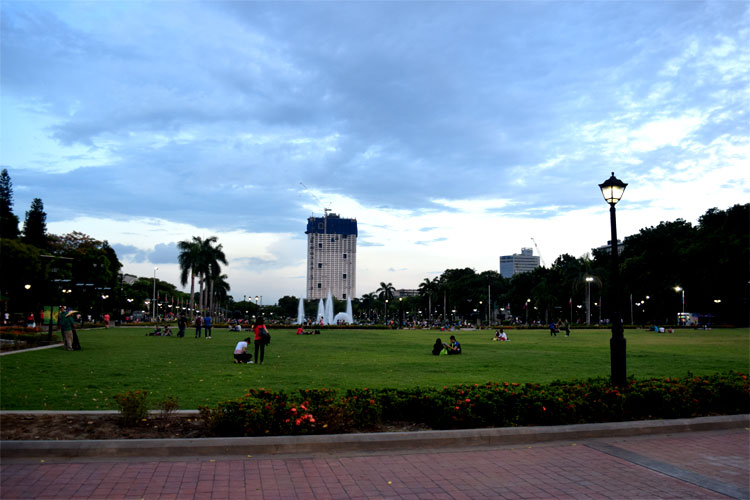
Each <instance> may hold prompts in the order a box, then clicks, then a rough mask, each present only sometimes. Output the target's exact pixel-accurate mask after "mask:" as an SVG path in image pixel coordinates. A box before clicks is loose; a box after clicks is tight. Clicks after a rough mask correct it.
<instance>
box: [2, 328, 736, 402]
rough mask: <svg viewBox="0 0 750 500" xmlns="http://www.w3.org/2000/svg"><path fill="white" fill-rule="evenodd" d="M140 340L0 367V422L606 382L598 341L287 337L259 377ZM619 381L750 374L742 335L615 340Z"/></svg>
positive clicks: (642, 334) (172, 345)
mask: <svg viewBox="0 0 750 500" xmlns="http://www.w3.org/2000/svg"><path fill="white" fill-rule="evenodd" d="M147 331H148V329H144V328H116V329H109V330H104V329H96V330H88V331H81V332H79V337H80V339H81V344H82V346H83V350H82V351H77V352H67V351H65V350H64V349H61V348H55V349H46V350H40V351H32V352H24V353H20V354H12V355H7V356H3V357H2V358H0V384H1V385H0V408H1V409H3V410H103V409H116V408H117V406H116V404H115V402H114V400H113V396H114V395H115V394H117V393H118V392H121V391H125V390H146V391H148V392H149V394H150V395H151V396H150V401H151V402H152V405H153V406H155V405H156V403H157V402H158V401H160V400H161V399H163V398H165V397H167V396H174V397H176V398H177V399H178V401H179V404H180V408H183V409H195V408H197V407H198V406H199V405H215V404H216V403H217V402H218V401H221V400H226V399H232V398H235V397H238V396H241V395H242V394H244V393H245V392H246V390H247V389H249V388H254V387H264V388H266V389H273V390H287V391H293V390H296V389H301V388H321V387H327V388H336V389H346V388H361V387H370V388H375V387H395V388H406V387H414V386H423V387H424V386H444V385H452V384H457V383H483V382H487V381H508V382H521V383H523V382H539V383H544V382H551V381H553V380H571V379H586V378H590V377H609V373H610V365H609V338H610V336H611V334H610V332H609V331H606V330H581V331H576V330H573V332H572V334H571V336H570V337H569V338H565V337H564V336H561V335H558V336H557V337H554V338H552V337H550V336H549V333H548V332H547V331H546V330H526V331H513V330H511V331H510V332H509V336H510V339H511V342H507V343H506V342H492V341H491V340H490V338H491V337H492V335H493V332H494V330H493V331H489V330H482V331H460V332H455V335H456V336H457V338H458V340H459V341H460V342H461V344H462V346H463V350H464V354H463V355H461V356H432V355H431V354H430V350H431V347H432V344H433V343H434V342H435V338H436V337H441V338H442V339H443V341H446V342H447V340H448V336H449V335H450V333H448V332H438V331H435V330H432V331H428V330H401V331H394V330H378V331H365V330H338V331H323V333H322V334H321V335H299V336H298V335H295V332H294V331H293V330H273V331H272V332H271V334H272V336H273V339H272V343H271V345H270V346H268V348H267V350H266V362H265V363H264V364H263V365H262V366H261V365H256V364H252V365H235V364H233V363H232V351H233V349H234V345H235V344H236V342H237V341H238V340H240V339H242V338H244V337H246V336H247V335H248V333H247V332H241V333H236V332H232V333H230V332H227V331H226V330H215V331H214V335H213V338H212V339H205V338H201V339H195V338H194V337H193V332H192V330H188V335H187V336H186V337H185V338H183V339H179V338H176V337H147V336H145V333H146V332H147ZM625 336H626V338H627V373H628V374H629V375H633V376H635V377H637V378H649V377H666V376H670V377H671V376H684V375H686V374H687V373H688V372H691V373H693V374H696V375H701V374H710V373H716V372H723V371H728V370H735V371H742V372H745V373H747V372H748V371H750V330H748V329H726V330H713V331H708V332H704V331H693V330H685V331H679V332H678V333H673V334H655V333H649V332H646V331H636V330H626V332H625Z"/></svg>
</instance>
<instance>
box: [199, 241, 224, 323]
mask: <svg viewBox="0 0 750 500" xmlns="http://www.w3.org/2000/svg"><path fill="white" fill-rule="evenodd" d="M193 239H194V240H197V243H198V244H199V250H198V262H197V265H196V271H197V273H198V278H199V279H198V281H199V284H200V292H199V299H198V302H199V309H201V310H204V309H206V306H207V305H209V306H210V305H211V301H208V302H209V304H206V302H207V300H206V299H207V298H208V297H210V295H211V287H212V284H213V283H212V280H213V276H219V275H220V274H221V266H220V265H219V262H221V263H222V264H226V263H227V259H226V256H225V255H224V251H223V250H222V245H217V246H214V243H216V240H217V238H216V236H211V237H210V238H206V239H204V240H201V239H200V238H193ZM207 296H208V297H207Z"/></svg>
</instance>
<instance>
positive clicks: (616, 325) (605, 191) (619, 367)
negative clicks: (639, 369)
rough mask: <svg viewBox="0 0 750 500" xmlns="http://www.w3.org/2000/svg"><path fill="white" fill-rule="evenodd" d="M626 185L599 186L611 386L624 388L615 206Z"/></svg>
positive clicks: (615, 181) (607, 183)
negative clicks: (606, 248)
mask: <svg viewBox="0 0 750 500" xmlns="http://www.w3.org/2000/svg"><path fill="white" fill-rule="evenodd" d="M625 187H627V184H625V183H624V182H622V181H621V180H620V179H618V178H617V177H615V173H614V172H612V176H611V177H610V178H609V179H607V180H606V181H604V182H603V183H602V184H599V189H601V190H602V195H604V201H606V202H607V203H609V220H610V225H611V227H612V241H611V242H610V243H611V244H612V296H611V302H612V338H611V339H610V340H609V357H610V364H611V370H612V384H613V385H617V386H624V385H626V384H627V380H626V379H627V371H626V364H625V335H624V334H623V328H622V321H620V305H619V304H620V297H619V296H620V288H619V287H620V276H619V274H620V273H619V271H620V270H619V249H618V247H617V220H616V217H615V205H617V202H618V201H620V198H622V195H623V193H624V192H625Z"/></svg>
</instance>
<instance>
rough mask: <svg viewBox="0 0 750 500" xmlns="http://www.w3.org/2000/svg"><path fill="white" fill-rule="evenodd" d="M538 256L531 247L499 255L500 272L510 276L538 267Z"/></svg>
mask: <svg viewBox="0 0 750 500" xmlns="http://www.w3.org/2000/svg"><path fill="white" fill-rule="evenodd" d="M539 260H540V259H539V256H538V255H534V251H533V250H532V249H531V248H522V249H521V253H520V254H518V253H514V254H513V255H503V256H501V257H500V274H501V275H502V276H503V277H504V278H510V277H512V276H513V275H514V274H518V273H527V272H529V271H533V270H534V269H536V268H537V267H539Z"/></svg>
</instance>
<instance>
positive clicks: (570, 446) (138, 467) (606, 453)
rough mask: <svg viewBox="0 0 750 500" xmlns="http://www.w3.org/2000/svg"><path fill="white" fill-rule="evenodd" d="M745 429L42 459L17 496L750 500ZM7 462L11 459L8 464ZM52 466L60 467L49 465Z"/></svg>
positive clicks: (29, 466)
mask: <svg viewBox="0 0 750 500" xmlns="http://www.w3.org/2000/svg"><path fill="white" fill-rule="evenodd" d="M748 430H749V429H747V428H738V429H728V430H727V429H725V430H714V431H700V432H682V433H674V434H658V435H648V436H637V437H617V438H597V439H584V440H581V441H557V442H550V443H542V444H530V445H513V446H497V447H486V446H485V447H475V448H468V449H463V450H456V449H449V450H427V449H412V450H399V451H395V452H382V451H381V452H365V451H354V452H349V453H338V454H325V453H315V454H308V455H295V456H282V457H279V456H271V455H266V456H242V457H238V456H216V457H205V456H201V457H165V458H138V457H135V458H122V459H112V458H103V459H93V460H92V459H88V461H86V460H84V459H81V458H77V459H75V458H74V459H69V460H65V461H58V462H57V463H54V462H53V461H54V460H59V459H52V460H45V459H39V458H37V459H34V460H35V461H34V462H33V463H30V460H27V461H25V462H24V461H21V462H20V463H3V464H2V465H0V479H1V483H0V486H1V487H2V489H1V490H0V496H1V497H2V499H3V500H12V499H24V498H34V499H58V498H60V499H63V498H64V499H72V498H75V499H145V500H149V499H165V500H166V499H234V498H236V499H243V498H248V499H274V500H276V499H404V500H406V499H409V500H422V499H475V498H476V499H480V498H482V499H528V500H531V499H661V498H679V499H703V498H717V499H726V498H735V499H743V500H748V499H750V479H749V478H750V432H748ZM4 462H7V461H4ZM51 462H53V463H51Z"/></svg>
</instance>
